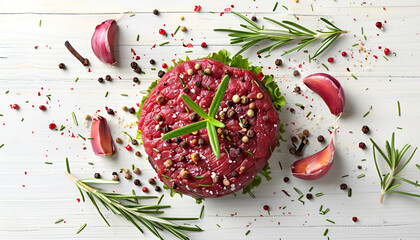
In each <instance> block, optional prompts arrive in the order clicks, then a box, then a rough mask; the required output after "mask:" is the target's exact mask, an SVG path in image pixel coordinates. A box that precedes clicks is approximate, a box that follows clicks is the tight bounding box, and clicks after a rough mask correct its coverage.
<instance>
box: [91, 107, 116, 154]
mask: <svg viewBox="0 0 420 240" xmlns="http://www.w3.org/2000/svg"><path fill="white" fill-rule="evenodd" d="M90 137H91V138H93V139H92V140H91V144H92V149H93V152H94V153H95V155H97V156H111V155H113V154H114V153H115V147H114V142H113V141H112V137H111V133H110V132H109V127H108V123H107V122H106V119H105V118H104V117H102V116H99V115H97V116H95V117H94V118H93V119H92V127H91V130H90Z"/></svg>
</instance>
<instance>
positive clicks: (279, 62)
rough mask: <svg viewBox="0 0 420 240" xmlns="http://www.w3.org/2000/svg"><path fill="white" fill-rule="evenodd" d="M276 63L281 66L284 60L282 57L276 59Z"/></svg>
mask: <svg viewBox="0 0 420 240" xmlns="http://www.w3.org/2000/svg"><path fill="white" fill-rule="evenodd" d="M274 64H276V66H281V65H282V64H283V61H282V60H281V59H276V61H275V62H274Z"/></svg>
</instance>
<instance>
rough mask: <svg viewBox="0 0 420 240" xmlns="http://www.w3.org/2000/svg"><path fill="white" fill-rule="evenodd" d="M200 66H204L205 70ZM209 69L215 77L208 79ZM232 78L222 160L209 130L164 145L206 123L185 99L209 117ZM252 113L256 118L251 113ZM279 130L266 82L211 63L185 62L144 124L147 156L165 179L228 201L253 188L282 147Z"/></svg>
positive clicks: (151, 101) (166, 81)
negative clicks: (186, 129) (175, 135)
mask: <svg viewBox="0 0 420 240" xmlns="http://www.w3.org/2000/svg"><path fill="white" fill-rule="evenodd" d="M196 64H200V65H201V68H200V69H199V70H196V68H195V67H196ZM205 69H210V70H211V74H209V75H205V74H203V71H204V70H205ZM191 71H193V74H192V75H189V74H188V73H190V74H191ZM207 71H208V70H207ZM226 74H228V75H229V76H230V80H229V85H228V87H227V90H226V94H225V96H224V97H223V101H222V103H221V105H220V107H219V109H218V112H217V114H216V117H215V118H216V119H217V120H219V121H221V122H223V123H224V124H225V125H226V127H225V128H224V129H217V133H218V134H217V135H218V138H219V142H220V149H221V151H220V152H221V154H220V155H221V157H220V158H219V159H217V158H216V157H215V155H214V154H213V152H212V150H211V147H210V143H209V139H208V136H207V129H206V128H203V129H201V130H199V131H198V133H197V132H196V133H191V134H188V135H185V136H182V137H179V138H175V139H170V140H162V139H161V137H162V135H163V134H164V133H166V132H169V131H171V130H174V129H177V128H180V127H183V126H185V125H188V124H191V123H193V122H196V121H200V120H202V118H201V117H199V116H198V115H197V114H196V113H194V112H193V111H192V110H191V109H190V108H189V107H188V106H187V105H186V104H185V102H184V101H183V100H182V98H181V95H182V94H183V93H184V94H186V95H188V96H189V97H190V98H191V99H192V100H194V101H195V103H197V104H198V105H199V106H200V107H201V108H203V109H204V110H205V111H206V112H208V109H209V107H210V105H211V102H212V100H213V97H214V95H215V93H216V91H217V89H218V86H219V84H220V83H221V81H222V79H223V77H224V76H225V75H226ZM235 95H238V96H239V97H240V101H239V102H237V101H236V100H235V98H236V97H237V96H235ZM234 100H235V101H234ZM250 109H252V110H253V114H248V110H250ZM252 115H253V116H252ZM279 127H280V120H279V117H278V112H277V111H276V109H275V108H274V106H273V104H272V102H271V99H270V95H269V94H268V93H267V91H266V90H265V89H264V87H263V85H262V83H261V82H260V79H259V78H258V77H257V76H256V75H255V74H254V73H252V72H250V71H247V70H244V69H240V68H234V67H229V66H227V65H225V64H223V63H221V62H218V61H215V60H211V59H198V60H192V61H187V62H183V63H181V64H179V65H177V66H176V67H174V68H173V69H172V70H171V71H168V72H167V73H166V74H165V75H164V76H163V78H162V79H161V80H160V81H159V83H158V84H157V86H156V87H155V88H154V89H153V90H152V91H151V93H150V96H149V97H148V99H147V100H146V101H145V103H144V105H143V108H142V111H141V116H140V119H139V129H140V130H141V133H142V139H143V143H144V148H145V151H146V153H147V154H148V155H149V161H150V164H151V165H152V166H153V167H154V168H155V170H156V172H157V174H158V176H159V178H160V179H161V180H162V181H163V182H164V183H165V184H166V185H167V186H169V187H170V188H173V189H176V190H177V191H178V192H180V193H183V194H187V195H190V196H193V197H195V198H203V197H204V198H215V197H220V196H224V195H226V194H229V193H233V192H236V191H238V190H240V189H242V188H244V187H246V186H247V185H248V184H249V183H251V182H252V181H253V179H254V177H255V176H256V174H257V173H258V172H259V171H260V170H261V169H262V168H263V167H264V165H265V164H266V162H267V160H268V158H269V157H270V156H271V152H272V150H274V148H275V147H276V144H277V139H278V135H279ZM245 136H246V137H245Z"/></svg>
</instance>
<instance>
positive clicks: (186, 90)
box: [182, 87, 190, 93]
mask: <svg viewBox="0 0 420 240" xmlns="http://www.w3.org/2000/svg"><path fill="white" fill-rule="evenodd" d="M182 91H184V93H187V92H189V91H190V89H189V88H188V87H184V88H183V89H182Z"/></svg>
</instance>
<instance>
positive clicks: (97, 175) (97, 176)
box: [93, 173, 101, 178]
mask: <svg viewBox="0 0 420 240" xmlns="http://www.w3.org/2000/svg"><path fill="white" fill-rule="evenodd" d="M93 177H95V178H101V174H99V173H95V175H93Z"/></svg>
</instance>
